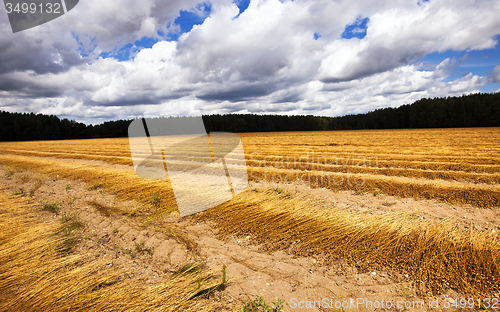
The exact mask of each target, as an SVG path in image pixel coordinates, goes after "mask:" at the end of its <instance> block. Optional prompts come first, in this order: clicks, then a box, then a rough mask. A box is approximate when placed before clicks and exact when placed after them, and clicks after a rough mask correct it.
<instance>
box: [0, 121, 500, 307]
mask: <svg viewBox="0 0 500 312" xmlns="http://www.w3.org/2000/svg"><path fill="white" fill-rule="evenodd" d="M240 137H241V139H242V143H243V147H244V150H245V156H246V167H245V166H243V165H242V164H240V165H233V168H232V170H236V171H238V170H240V171H242V170H246V172H247V174H248V177H249V181H250V184H251V185H250V186H249V187H248V188H247V189H246V190H245V191H244V192H242V193H241V194H239V195H238V196H236V197H235V198H234V199H233V200H231V201H229V202H226V203H224V204H221V205H219V206H216V207H213V208H211V209H209V210H207V211H204V212H202V213H199V214H197V215H195V216H194V217H187V218H183V220H184V221H183V222H187V224H193V222H194V223H200V224H209V225H213V226H214V227H215V228H216V229H217V230H216V233H217V237H219V239H222V240H226V239H233V238H234V239H239V238H240V237H251V239H250V240H249V243H251V244H256V245H258V246H259V250H261V251H263V252H286V253H288V254H290V255H292V256H294V257H307V258H311V257H314V258H315V259H318V261H320V263H321V265H322V266H324V267H329V268H349V269H346V270H347V271H349V270H355V271H356V272H357V274H358V273H359V274H362V273H366V272H371V271H373V270H379V271H385V272H393V273H391V274H394V275H393V276H408V278H409V279H410V280H411V287H412V289H413V290H414V292H415V295H416V296H421V297H422V298H424V297H426V296H437V295H443V294H450V292H453V293H454V294H457V293H458V294H462V295H464V296H465V295H467V296H485V295H489V296H498V293H499V292H500V283H499V281H500V245H499V238H500V237H499V232H500V231H499V230H500V227H498V225H499V223H500V219H499V217H500V213H499V211H498V208H499V206H500V185H499V182H500V144H499V143H498V142H500V129H498V128H480V129H426V130H384V131H381V130H377V131H332V132H292V133H246V134H241V135H240ZM190 155H191V156H193V157H198V156H197V154H196V151H192V154H191V153H190ZM199 157H203V156H199ZM0 163H1V164H2V165H3V168H4V170H5V176H6V179H9V176H10V175H13V176H15V175H17V174H18V171H19V170H23V169H25V170H26V169H27V170H29V171H30V172H36V173H37V174H41V175H42V176H47V177H51V178H54V179H67V180H74V181H81V182H85V183H86V184H87V185H88V187H89V188H92V187H96V188H100V189H102V190H103V191H105V192H107V193H109V194H114V195H116V196H117V197H118V198H120V199H121V200H128V201H135V202H136V204H134V205H131V206H127V207H124V208H123V209H122V210H117V209H115V208H113V209H111V208H109V207H108V208H107V207H106V206H105V205H102V204H100V203H99V202H98V201H95V200H92V201H88V205H89V207H93V208H92V209H94V210H96V211H97V212H98V213H99V214H101V215H102V216H105V217H106V218H114V217H116V216H117V215H120V216H121V215H123V214H124V215H126V218H129V219H130V220H133V222H139V223H140V224H148V225H150V226H151V227H152V229H155V228H156V229H163V231H167V232H168V231H170V230H168V229H167V230H165V225H164V220H165V218H168V216H169V215H171V214H172V213H174V215H175V212H176V210H177V208H176V203H175V197H174V194H173V192H172V189H171V186H170V183H169V181H168V180H163V181H158V180H156V181H155V180H145V179H141V178H139V177H138V176H137V175H136V174H135V172H134V169H133V166H132V160H131V157H130V150H129V145H128V139H126V138H120V139H98V140H82V141H57V142H56V141H51V142H15V143H0ZM176 166H179V167H180V168H182V167H183V166H185V167H186V168H189V166H191V165H190V164H187V163H184V162H179V164H176ZM19 179H21V180H22V177H20V178H19ZM26 188H29V189H11V191H12V192H17V193H19V192H20V194H21V195H22V196H30V197H31V198H35V199H36V194H37V191H36V188H35V187H34V186H30V187H26ZM315 190H317V191H320V192H316V191H315ZM82 192H83V191H82ZM33 194H35V195H33ZM321 194H323V195H321ZM325 194H326V195H325ZM195 195H196V194H194V195H193V196H194V197H195ZM78 196H80V195H79V194H75V195H74V196H73V197H74V198H73V201H75V200H77V199H78ZM196 196H199V195H196ZM326 197H328V198H332V199H331V200H324V198H326ZM381 199H383V200H382V201H381V202H380V200H381ZM68 201H70V202H71V198H69V199H68ZM401 203H413V205H414V206H413V207H412V206H411V205H410V206H408V205H407V204H401ZM403 207H404V208H403ZM183 226H184V225H183ZM185 226H188V225H185ZM169 233H170V232H169ZM172 235H173V234H172ZM174 236H175V235H174ZM177 237H178V239H179V240H180V241H183V242H184V243H185V244H187V245H190V246H191V248H195V249H196V248H198V247H193V246H194V245H192V243H191V242H190V241H189V240H186V239H185V238H182V239H181V238H179V237H183V236H182V235H181V236H177ZM238 242H239V240H238ZM208 258H210V256H208ZM227 259H232V258H230V257H229V258H226V260H227ZM227 261H230V262H229V264H230V263H231V261H234V262H237V261H236V260H234V259H233V260H227ZM339 270H340V271H342V269H339ZM347 271H346V272H347ZM379 271H377V272H379ZM339 274H342V273H339ZM389 275H390V274H389ZM398 278H399V277H398ZM398 278H396V280H398ZM398 281H399V280H398ZM241 287H242V289H248V288H245V286H244V285H242V286H241ZM386 287H387V289H389V288H390V287H389V284H387V285H386ZM231 289H232V288H231V287H229V290H228V292H229V293H231V292H232V290H231ZM382 289H383V287H382ZM247 291H248V290H247ZM391 291H392V290H391ZM353 293H355V291H354V292H353ZM231 294H232V295H234V296H236V297H237V296H238V295H236V294H234V293H231ZM283 294H284V295H283V296H290V295H291V294H289V293H287V292H283ZM255 295H262V294H259V293H257V294H255ZM379 295H380V294H379ZM271 299H272V300H274V299H276V298H271ZM282 299H285V300H288V299H289V298H286V297H282ZM285 311H287V310H285Z"/></svg>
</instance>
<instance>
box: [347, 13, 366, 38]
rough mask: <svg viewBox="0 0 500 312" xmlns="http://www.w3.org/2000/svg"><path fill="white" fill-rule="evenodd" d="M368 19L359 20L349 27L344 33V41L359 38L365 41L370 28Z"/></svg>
mask: <svg viewBox="0 0 500 312" xmlns="http://www.w3.org/2000/svg"><path fill="white" fill-rule="evenodd" d="M369 21H370V19H369V18H368V17H365V18H358V19H357V20H356V21H355V22H354V23H352V24H350V25H347V26H346V27H345V30H344V32H343V33H342V39H351V38H359V39H363V38H364V37H365V36H366V29H367V28H368V22H369Z"/></svg>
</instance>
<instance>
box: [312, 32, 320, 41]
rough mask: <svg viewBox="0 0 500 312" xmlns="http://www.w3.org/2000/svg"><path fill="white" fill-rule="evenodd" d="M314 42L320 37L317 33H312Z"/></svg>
mask: <svg viewBox="0 0 500 312" xmlns="http://www.w3.org/2000/svg"><path fill="white" fill-rule="evenodd" d="M313 38H314V40H318V39H319V38H321V35H320V34H318V33H314V37H313Z"/></svg>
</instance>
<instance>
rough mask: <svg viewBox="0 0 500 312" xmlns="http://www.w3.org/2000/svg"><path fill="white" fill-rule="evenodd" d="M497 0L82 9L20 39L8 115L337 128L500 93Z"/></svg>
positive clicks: (3, 52)
mask: <svg viewBox="0 0 500 312" xmlns="http://www.w3.org/2000/svg"><path fill="white" fill-rule="evenodd" d="M498 12H500V1H498V0H430V1H424V0H387V1H368V0H359V1H352V0H293V1H292V0H281V1H280V0H234V1H233V0H212V1H199V0H186V1H177V0H140V1H139V0H106V1H102V0H80V2H79V3H78V5H77V6H76V7H75V8H73V9H72V10H71V11H69V12H68V13H67V14H65V15H63V16H61V17H59V18H57V19H54V20H52V21H50V22H48V23H46V24H43V25H40V26H37V27H34V28H31V29H28V30H25V31H21V32H16V33H13V32H12V30H11V27H10V24H9V20H8V16H7V12H6V9H5V8H4V7H3V6H2V7H0V110H4V111H10V112H34V113H42V114H49V115H50V114H53V115H57V116H59V117H60V118H68V119H72V120H76V121H79V122H84V123H87V124H90V123H92V124H98V123H102V122H104V121H107V120H117V119H132V118H135V117H141V116H145V117H154V116H180V115H184V116H186V115H198V114H199V113H200V111H201V112H202V113H203V114H227V113H255V114H287V115H316V116H342V115H346V114H357V113H365V112H368V111H372V110H374V109H377V108H384V107H398V106H400V105H403V104H410V103H413V102H414V101H416V100H418V99H421V98H434V97H447V96H460V95H463V94H470V93H477V92H499V91H500V45H499V43H498V42H499V40H500V19H499V18H498Z"/></svg>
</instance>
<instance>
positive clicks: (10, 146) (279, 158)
mask: <svg viewBox="0 0 500 312" xmlns="http://www.w3.org/2000/svg"><path fill="white" fill-rule="evenodd" d="M240 136H241V138H242V142H243V146H244V148H245V154H246V158H247V165H248V166H249V177H250V179H253V180H265V179H271V178H272V175H273V174H279V175H281V176H285V175H288V179H289V182H294V181H296V180H297V179H304V178H305V179H306V180H308V176H310V175H311V174H313V175H315V176H327V177H328V176H333V177H336V179H337V180H336V182H333V183H330V182H329V183H325V182H324V181H323V182H322V184H321V186H322V187H328V188H331V189H340V190H345V189H351V190H356V191H364V192H373V191H374V190H375V189H377V190H378V191H379V192H382V193H387V194H391V195H397V196H405V197H415V198H435V199H438V200H442V201H447V202H450V203H453V204H456V203H464V204H470V205H473V206H476V207H498V206H499V201H500V196H499V194H500V193H499V190H498V189H499V188H498V185H499V184H500V145H499V144H498V142H499V141H500V130H499V129H498V128H466V129H419V130H376V131H364V130H363V131H326V132H288V133H287V132H283V133H246V134H241V135H240ZM0 152H2V153H4V154H15V155H25V156H44V157H46V156H50V157H54V158H56V159H78V160H100V161H104V162H106V163H109V164H114V165H125V168H126V167H127V166H131V165H132V160H131V158H130V150H129V141H128V139H127V138H119V139H97V140H68V141H43V142H4V143H0ZM6 156H7V155H6ZM190 156H193V157H194V156H196V153H195V152H193V155H191V154H190ZM0 161H2V159H0ZM5 163H9V162H8V161H6V162H5ZM18 165H19V167H23V165H22V164H20V163H19V162H18ZM28 166H30V167H33V165H31V164H30V165H28ZM49 172H50V171H49ZM54 172H55V170H54ZM252 172H254V174H253V175H252ZM58 174H59V173H58ZM96 175H99V176H100V175H101V173H100V172H99V173H98V174H97V173H96V174H94V176H96ZM294 176H295V178H294ZM346 177H351V179H353V178H356V179H358V181H363V180H364V181H366V182H364V183H363V187H357V185H349V184H346V183H342V184H341V185H338V184H339V183H338V181H340V180H341V179H342V178H346ZM80 178H81V177H80ZM404 178H408V179H406V180H405V179H404ZM84 179H86V180H85V181H87V180H93V181H94V182H92V183H100V182H99V180H98V179H92V177H91V174H90V173H87V174H85V177H84ZM104 179H107V176H106V175H105V176H104ZM125 180H126V181H127V182H130V178H129V177H127V178H125V179H123V180H122V181H124V182H125ZM96 181H97V182H96ZM114 182H118V181H117V179H114ZM132 182H133V183H135V185H136V186H137V185H138V182H137V181H132ZM443 182H446V183H443ZM447 182H451V183H447ZM167 184H168V182H167ZM143 186H144V187H145V189H143V190H139V189H137V191H139V192H142V191H145V192H144V196H145V197H143V198H141V200H142V201H143V202H145V201H147V200H148V199H146V197H148V196H150V195H151V194H152V193H154V191H153V192H151V193H149V191H150V186H152V184H149V185H148V186H147V187H146V185H143ZM312 186H313V187H314V186H315V185H314V184H313V185H312ZM107 187H108V188H109V187H110V185H108V186H107ZM153 188H155V190H157V189H162V190H168V189H169V185H162V186H159V188H158V187H157V186H155V187H153ZM114 191H116V192H117V193H118V194H119V193H121V192H122V190H119V189H118V190H114ZM166 192H167V193H168V191H166ZM135 195H137V194H135V192H134V196H135ZM161 196H162V198H169V197H170V194H161ZM165 202H167V203H169V205H170V203H171V202H170V201H169V200H168V199H167V200H166V201H165ZM165 208H166V207H165ZM167 209H173V210H175V208H173V206H172V207H170V208H167Z"/></svg>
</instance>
